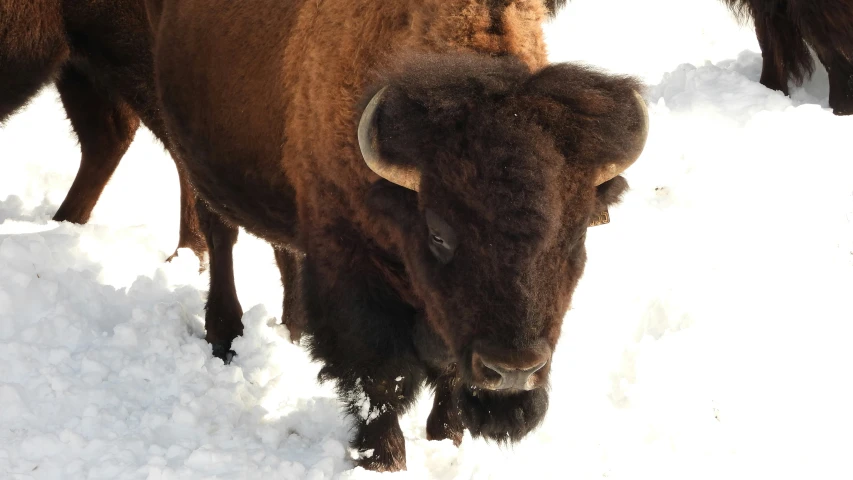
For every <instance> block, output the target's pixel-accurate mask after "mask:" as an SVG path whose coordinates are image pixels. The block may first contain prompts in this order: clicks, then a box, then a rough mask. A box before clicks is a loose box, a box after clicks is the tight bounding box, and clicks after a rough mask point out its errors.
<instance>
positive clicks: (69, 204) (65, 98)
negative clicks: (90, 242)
mask: <svg viewBox="0 0 853 480" xmlns="http://www.w3.org/2000/svg"><path fill="white" fill-rule="evenodd" d="M56 87H57V90H59V96H60V98H61V99H62V105H63V107H65V113H66V115H68V119H69V120H70V121H71V126H72V127H73V128H74V132H75V133H76V134H77V139H78V141H79V142H80V150H81V151H82V156H81V158H80V168H79V169H78V170H77V176H76V177H74V182H73V183H72V184H71V189H70V190H69V191H68V194H67V195H66V196H65V200H63V202H62V205H60V207H59V210H57V211H56V214H55V215H54V216H53V219H54V220H56V221H58V222H65V221H67V222H72V223H81V224H82V223H86V222H88V221H89V216H90V215H91V214H92V210H93V209H94V208H95V204H96V203H97V202H98V198H100V196H101V193H102V192H103V191H104V187H106V185H107V182H108V181H109V180H110V177H111V176H112V174H113V172H115V169H116V167H118V164H119V161H121V158H122V157H123V156H124V154H125V152H126V151H127V149H128V147H130V143H131V142H132V141H133V137H134V135H135V134H136V130H137V128H139V118H138V117H137V116H136V115H135V114H134V113H133V111H132V110H131V108H130V106H128V105H127V104H126V103H125V102H124V101H122V100H121V99H119V98H117V97H115V96H113V95H110V94H109V93H108V92H105V91H103V90H101V89H99V88H98V87H97V86H96V85H95V84H94V83H93V82H92V81H91V80H90V79H89V78H88V77H87V76H86V75H85V74H83V73H82V72H80V71H79V70H77V69H76V68H74V67H72V66H70V65H66V66H65V67H64V68H63V69H62V73H61V74H60V76H59V79H58V80H57V82H56Z"/></svg>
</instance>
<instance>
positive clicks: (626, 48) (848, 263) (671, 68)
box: [0, 0, 853, 479]
mask: <svg viewBox="0 0 853 480" xmlns="http://www.w3.org/2000/svg"><path fill="white" fill-rule="evenodd" d="M688 4H689V6H688ZM616 13H618V15H616ZM548 35H549V37H548V38H549V42H550V45H551V50H552V52H551V54H552V58H553V59H554V60H580V61H585V62H587V63H591V64H596V65H600V66H601V67H602V68H606V69H610V70H612V71H618V72H626V73H636V74H640V75H642V76H643V78H644V79H645V80H646V81H647V82H648V83H649V85H650V88H649V90H648V92H647V99H648V101H649V103H650V108H649V110H650V114H651V134H650V137H649V142H648V145H647V148H646V151H645V153H644V154H643V156H642V158H641V159H640V160H639V161H638V163H637V164H636V165H635V166H634V167H632V168H631V170H630V171H629V173H628V179H629V182H630V183H631V186H632V190H631V191H630V192H629V193H628V194H627V196H626V198H625V201H624V203H623V204H622V205H621V206H619V207H617V208H614V209H612V211H611V214H612V219H613V220H612V223H611V224H609V225H607V226H602V227H596V228H593V229H591V230H590V232H589V236H588V250H589V262H588V265H587V271H586V274H585V276H584V278H583V279H582V281H581V284H580V286H579V288H578V291H577V292H576V294H575V302H574V307H573V310H572V311H570V312H569V314H568V316H567V318H566V323H565V326H564V329H563V337H562V339H561V341H560V344H559V348H558V351H557V354H556V357H555V363H554V367H553V381H552V383H553V392H552V399H551V405H552V407H551V411H550V413H549V415H548V417H547V419H546V421H545V423H544V424H543V426H542V427H541V428H540V429H539V430H537V431H536V432H534V433H533V434H531V436H530V437H529V438H528V439H527V440H525V441H524V442H522V443H521V444H519V445H517V446H515V447H513V448H508V449H500V448H498V447H496V446H494V445H489V444H486V443H485V442H482V441H473V440H472V439H471V438H470V437H466V438H465V440H464V441H463V444H462V446H461V447H460V448H458V449H457V448H456V447H454V446H453V445H452V444H451V443H450V442H449V441H446V442H438V443H437V442H428V441H426V440H425V431H424V430H425V427H424V426H425V421H426V416H427V414H428V413H429V407H430V405H431V402H428V401H426V400H424V401H422V402H421V403H420V404H419V405H418V407H417V408H416V409H415V410H414V411H413V412H411V413H410V414H409V415H407V416H406V417H405V418H404V419H403V422H402V426H403V431H404V433H405V435H406V437H407V440H408V451H407V455H408V466H409V471H408V472H406V473H401V474H397V475H396V476H397V477H399V478H413V479H414V478H442V479H451V478H453V479H468V478H476V479H488V478H494V479H503V478H582V479H586V478H604V477H606V478H623V479H640V478H656V479H684V478H691V479H702V478H849V477H850V476H851V475H853V466H851V465H850V463H849V461H848V460H847V459H848V458H849V455H850V453H849V452H851V451H853V438H851V437H850V435H849V432H850V431H851V430H853V413H851V408H850V406H851V405H853V393H851V391H853V390H851V389H849V388H848V383H849V378H850V374H849V366H850V365H853V349H851V348H850V347H849V345H848V344H849V339H850V338H853V335H851V334H853V294H851V292H853V254H851V252H853V226H851V219H853V162H851V158H850V157H851V156H850V145H849V138H850V135H851V132H853V118H838V117H834V116H833V115H832V114H831V113H830V112H829V111H828V110H827V109H826V108H825V107H826V101H827V98H826V97H827V89H826V85H825V83H826V78H825V72H818V74H817V75H816V76H815V78H814V79H813V80H812V81H810V82H809V83H807V84H806V85H805V86H804V87H803V88H800V89H796V90H795V91H794V93H793V95H792V97H793V98H788V97H785V96H782V95H781V94H779V93H776V92H772V91H768V90H767V89H765V88H763V87H762V86H761V85H759V84H758V76H759V74H760V55H759V54H758V53H757V51H758V50H757V45H756V44H755V38H754V35H753V34H752V31H751V29H749V28H745V27H741V26H739V25H737V24H736V23H735V22H734V21H733V20H732V19H731V17H730V16H729V14H728V12H727V11H726V10H725V8H724V7H723V6H722V5H721V4H720V3H719V2H712V1H707V2H704V1H703V2H680V1H677V0H655V1H647V2H629V1H620V0H613V1H609V2H601V1H596V0H575V1H573V2H572V3H571V4H570V5H569V7H568V8H567V9H566V11H565V12H563V14H561V16H560V17H559V18H558V20H557V21H555V22H554V23H553V24H552V25H550V26H549V28H548ZM69 131H70V129H69V126H68V124H67V121H65V120H64V119H63V117H62V113H61V110H60V108H59V106H58V104H57V102H56V94H55V92H53V91H52V90H48V91H46V92H45V93H44V94H43V95H41V96H40V97H39V98H38V99H37V100H36V101H35V102H34V103H33V104H32V105H31V106H30V107H29V108H28V109H27V110H26V111H24V112H22V113H21V114H19V115H18V116H16V117H14V118H13V119H12V120H11V121H10V122H9V123H8V124H7V125H6V126H5V127H3V128H0V152H2V157H3V160H4V162H3V167H2V168H3V174H2V175H0V351H3V352H4V353H5V355H4V362H3V363H2V364H0V405H2V408H0V472H2V473H3V475H0V476H3V477H4V478H5V477H8V478H37V479H59V478H62V479H69V478H104V479H107V478H110V479H111V478H140V479H173V478H300V479H301V478H306V479H323V478H344V479H363V478H375V477H377V476H379V475H378V474H374V473H371V472H365V471H363V470H361V469H353V467H352V462H351V461H350V456H351V452H349V449H348V447H347V446H346V444H347V438H348V435H349V433H350V432H349V425H348V423H347V422H346V420H344V419H343V418H341V416H340V407H339V405H338V403H337V401H336V400H335V398H334V395H333V392H332V390H331V388H330V386H328V385H326V386H318V385H317V384H316V383H315V381H314V378H315V375H316V372H317V369H318V367H317V365H314V364H311V363H310V362H308V360H307V357H306V355H305V353H304V352H303V351H302V350H301V349H299V348H298V347H295V346H292V345H290V344H289V343H288V342H287V341H286V336H287V335H286V332H282V331H281V329H280V327H277V326H275V318H277V317H279V316H280V312H281V307H280V303H281V291H280V283H279V279H278V273H277V271H276V269H275V264H274V261H273V258H272V255H271V251H270V249H269V247H268V246H267V245H266V244H264V243H263V242H261V241H259V240H257V239H254V238H252V237H250V236H248V235H245V234H242V236H241V239H240V241H239V243H238V245H237V251H236V268H237V286H238V293H239V295H240V299H241V302H242V303H243V306H244V308H245V309H246V310H247V313H246V315H245V316H244V319H243V321H244V324H245V325H246V335H245V336H244V337H243V338H241V339H238V341H237V343H236V345H235V348H236V350H237V351H238V352H239V356H238V357H236V359H235V361H234V364H233V365H230V366H224V365H223V364H222V363H221V362H220V361H219V360H216V359H213V358H211V356H210V348H209V347H208V346H207V345H206V343H205V342H204V341H203V340H202V339H201V337H202V333H201V328H202V318H203V309H202V306H203V296H204V290H205V288H206V281H207V279H206V276H205V275H201V276H199V275H197V273H196V272H197V268H198V263H197V261H196V260H195V258H194V257H193V256H192V254H191V253H189V252H182V254H181V256H179V257H178V258H177V259H176V261H175V262H173V263H171V264H164V263H163V260H164V259H165V258H166V256H167V255H168V254H169V253H171V249H172V248H173V246H174V244H175V243H176V241H177V222H178V210H177V202H178V189H177V178H176V175H175V173H174V166H173V165H172V163H171V160H170V159H169V158H168V157H167V156H166V155H165V154H164V153H163V150H162V148H161V147H160V146H159V145H158V144H157V143H156V142H154V141H153V139H152V138H151V136H150V134H149V133H148V132H144V131H140V133H139V134H138V136H137V140H136V141H135V142H134V144H133V146H132V147H131V150H130V151H129V152H128V155H127V156H126V157H125V159H124V161H123V163H122V165H121V166H120V167H119V169H118V171H117V173H116V175H115V177H114V179H113V181H112V182H111V183H110V184H109V185H108V187H107V190H106V191H105V193H104V196H103V197H102V199H101V202H100V203H99V204H98V206H97V207H96V209H95V212H94V214H93V218H92V222H91V223H90V224H89V225H86V226H74V225H65V224H62V225H60V224H56V223H54V222H52V221H50V220H49V218H50V214H51V213H52V212H53V211H55V209H56V208H57V207H58V205H59V203H60V202H61V200H62V198H63V196H64V194H65V192H66V191H67V189H68V187H69V186H70V183H71V180H72V178H73V175H74V173H75V171H76V167H77V162H78V158H79V152H78V150H77V147H76V145H75V142H74V140H73V138H71V137H70V136H69Z"/></svg>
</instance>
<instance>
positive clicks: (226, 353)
mask: <svg viewBox="0 0 853 480" xmlns="http://www.w3.org/2000/svg"><path fill="white" fill-rule="evenodd" d="M213 356H214V357H216V358H219V359H221V360H222V361H223V362H225V365H229V364H230V363H231V360H232V359H233V358H234V357H236V356H237V352H235V351H234V350H231V345H226V344H224V343H217V344H214V345H213Z"/></svg>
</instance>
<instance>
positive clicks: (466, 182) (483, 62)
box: [146, 0, 648, 471]
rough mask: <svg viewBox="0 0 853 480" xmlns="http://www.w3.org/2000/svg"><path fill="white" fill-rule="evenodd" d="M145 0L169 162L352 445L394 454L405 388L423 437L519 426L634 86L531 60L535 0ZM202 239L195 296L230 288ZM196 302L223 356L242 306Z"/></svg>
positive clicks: (378, 455) (534, 407)
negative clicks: (271, 256) (334, 404)
mask: <svg viewBox="0 0 853 480" xmlns="http://www.w3.org/2000/svg"><path fill="white" fill-rule="evenodd" d="M146 3H147V6H148V15H149V18H150V20H151V22H152V28H153V31H154V37H155V40H154V43H155V78H156V82H157V89H158V94H159V97H160V102H161V108H162V109H163V113H164V117H165V119H166V123H167V126H168V129H169V132H170V133H171V134H172V135H173V141H174V145H175V147H176V148H177V150H178V153H179V154H178V158H179V159H180V160H181V161H182V162H183V163H184V168H185V169H186V171H187V173H188V174H189V176H190V179H191V182H192V184H193V185H194V187H195V188H196V190H197V192H198V194H199V196H200V198H201V199H203V200H204V201H205V202H206V203H207V204H208V205H209V207H210V209H211V210H212V211H213V212H215V213H216V214H218V215H220V216H221V218H222V222H223V225H230V226H231V227H232V228H233V227H234V226H237V225H239V226H243V227H245V228H246V229H247V230H248V231H250V232H252V233H254V234H256V235H258V236H260V237H262V238H264V239H266V240H268V241H270V242H272V243H273V244H275V245H276V246H277V247H278V248H279V249H278V255H277V259H278V261H279V265H280V266H283V267H285V268H284V272H283V280H284V283H285V296H286V300H285V308H286V309H288V310H287V311H286V312H285V315H286V323H287V325H288V327H289V328H290V329H291V330H292V331H293V332H294V334H298V332H301V331H304V337H303V341H304V342H305V344H306V345H307V347H308V349H309V351H310V353H311V355H312V356H313V358H315V359H316V360H318V361H320V362H321V363H322V369H321V372H320V375H319V377H320V379H321V380H328V381H334V382H335V384H336V387H337V391H338V393H339V396H340V399H341V400H342V401H343V403H344V404H345V405H346V410H347V412H348V413H349V414H350V415H351V416H352V417H353V419H354V423H355V432H354V437H353V438H352V440H351V445H352V447H353V448H354V449H356V450H357V451H358V452H359V453H360V457H359V459H358V464H359V465H361V466H363V467H365V468H367V469H372V470H379V471H395V470H401V469H405V466H406V459H405V458H406V457H405V441H404V438H403V435H402V432H401V430H400V426H399V423H398V418H399V416H400V415H402V414H403V413H404V412H405V411H406V410H407V409H408V408H409V407H410V406H411V404H412V403H413V402H414V400H415V397H416V395H417V393H418V392H419V390H420V389H421V388H422V386H423V385H424V384H426V385H428V386H430V387H431V388H433V389H434V390H435V404H434V407H433V410H432V412H431V414H430V416H429V419H428V422H427V436H428V438H430V439H451V440H453V441H454V442H455V443H457V444H458V443H459V442H460V441H461V438H462V435H463V430H464V429H465V428H467V429H468V430H470V432H471V433H472V434H473V435H474V436H482V437H485V438H487V439H491V440H494V441H497V442H515V441H517V440H519V439H521V438H522V437H524V436H525V435H526V434H527V433H528V432H529V431H530V430H531V429H533V428H534V427H536V426H537V425H538V424H539V423H540V422H541V420H542V418H543V416H544V415H545V412H546V410H547V407H548V393H547V390H548V378H549V372H550V366H551V358H552V355H553V353H554V349H555V347H556V344H557V340H558V337H559V335H560V328H561V324H562V321H563V317H564V315H565V314H566V312H567V310H568V308H569V303H570V300H571V297H572V293H573V291H574V289H575V286H576V284H577V282H578V280H579V278H580V276H581V274H582V271H583V267H584V264H585V261H586V253H585V246H584V242H585V238H586V231H587V227H588V225H590V224H591V223H595V220H596V219H597V218H598V216H599V215H600V214H601V213H602V212H603V211H605V210H606V208H607V206H608V205H610V204H613V203H614V202H616V201H617V200H618V198H619V197H620V195H621V194H622V192H623V190H624V189H625V188H626V187H627V183H626V182H625V180H624V178H623V177H621V176H619V175H620V173H621V172H622V171H624V170H625V168H627V167H628V165H630V164H631V163H633V162H634V161H635V160H636V159H637V157H638V156H639V154H640V152H641V151H642V149H643V146H644V143H645V138H646V134H647V128H648V127H647V125H648V120H647V112H646V110H645V104H644V103H643V101H642V99H641V97H640V96H639V94H638V92H639V91H640V90H641V85H640V84H639V82H638V81H637V80H635V79H633V78H631V77H626V76H616V75H607V74H604V73H600V72H597V71H594V70H592V69H589V68H585V67H581V66H576V65H571V64H554V65H548V64H547V61H546V51H545V42H544V39H543V34H542V30H541V24H542V22H543V21H544V19H545V18H546V16H547V14H548V8H549V7H550V8H552V9H553V7H555V4H554V3H553V2H552V3H550V4H549V5H546V2H544V1H543V0H418V1H414V0H390V1H385V2H376V1H373V0H371V1H368V0H320V1H316V0H242V1H240V2H233V1H231V0H146ZM211 235H212V236H213V237H214V240H213V243H212V244H213V248H212V250H211V265H212V268H211V276H212V278H211V297H210V301H211V302H212V301H214V300H216V298H215V295H214V294H213V292H214V290H215V289H216V288H219V291H222V292H228V294H229V295H230V294H232V293H233V283H229V282H230V280H229V279H228V278H225V277H228V276H230V271H228V269H229V268H230V265H229V262H230V259H229V260H226V261H223V263H221V264H220V263H218V261H217V260H216V256H217V255H218V252H217V247H216V245H217V242H218V241H220V237H219V236H218V235H220V233H217V232H216V231H214V232H213V233H211ZM221 241H223V242H227V241H229V238H228V237H226V236H222V238H221ZM226 244H227V243H226ZM220 282H222V285H224V286H222V287H216V285H220ZM288 302H290V303H289V304H288ZM288 305H290V306H291V307H293V309H292V310H291V309H290V308H289V307H288ZM207 320H208V321H207V323H206V326H207V329H208V332H207V338H208V340H209V341H211V343H214V346H215V348H214V350H215V351H217V350H218V351H219V353H220V354H222V353H223V352H224V350H225V349H227V348H228V347H229V345H230V342H231V340H232V339H233V338H234V337H235V336H237V335H239V334H240V332H242V325H241V324H240V319H239V317H235V316H234V315H230V314H228V312H224V313H222V312H220V311H219V306H217V305H212V304H211V303H208V317H207Z"/></svg>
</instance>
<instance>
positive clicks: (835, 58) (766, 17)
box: [725, 0, 853, 115]
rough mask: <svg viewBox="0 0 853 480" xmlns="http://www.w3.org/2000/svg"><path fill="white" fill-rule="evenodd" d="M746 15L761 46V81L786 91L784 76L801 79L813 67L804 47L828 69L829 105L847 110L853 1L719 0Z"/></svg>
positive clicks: (851, 109)
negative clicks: (812, 52)
mask: <svg viewBox="0 0 853 480" xmlns="http://www.w3.org/2000/svg"><path fill="white" fill-rule="evenodd" d="M725 2H726V4H728V6H729V8H731V9H732V10H733V11H734V12H735V13H736V14H739V15H740V16H745V17H750V18H752V19H753V21H754V23H755V33H756V35H757V36H758V44H759V45H760V46H761V56H762V59H763V64H762V68H761V84H762V85H764V86H765V87H767V88H771V89H773V90H778V91H780V92H782V93H784V94H785V95H788V81H789V80H791V81H793V82H794V83H795V84H797V85H800V84H802V82H803V80H804V79H805V78H806V77H807V76H810V75H811V74H812V72H813V71H814V62H813V60H812V56H811V52H809V47H811V48H812V49H814V51H815V53H816V54H817V57H818V58H819V59H820V62H821V63H822V64H823V66H824V67H826V71H827V73H828V74H829V106H830V107H832V111H833V113H835V114H836V115H850V114H853V1H851V0H725Z"/></svg>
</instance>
